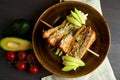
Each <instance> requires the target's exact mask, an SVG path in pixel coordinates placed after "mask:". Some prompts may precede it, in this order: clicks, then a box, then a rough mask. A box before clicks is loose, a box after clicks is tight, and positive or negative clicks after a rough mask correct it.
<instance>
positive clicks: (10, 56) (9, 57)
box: [6, 51, 16, 61]
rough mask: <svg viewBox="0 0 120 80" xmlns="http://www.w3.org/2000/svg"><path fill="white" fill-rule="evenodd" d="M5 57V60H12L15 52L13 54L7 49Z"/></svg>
mask: <svg viewBox="0 0 120 80" xmlns="http://www.w3.org/2000/svg"><path fill="white" fill-rule="evenodd" d="M6 57H7V60H9V61H14V60H15V58H16V54H15V53H14V52H12V51H9V52H8V53H7V55H6Z"/></svg>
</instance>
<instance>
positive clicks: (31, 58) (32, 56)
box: [27, 53, 35, 62]
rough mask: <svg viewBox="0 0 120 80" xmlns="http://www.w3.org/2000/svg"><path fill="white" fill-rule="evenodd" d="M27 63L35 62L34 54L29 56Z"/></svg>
mask: <svg viewBox="0 0 120 80" xmlns="http://www.w3.org/2000/svg"><path fill="white" fill-rule="evenodd" d="M27 61H28V62H34V61H35V55H34V53H30V54H28V55H27Z"/></svg>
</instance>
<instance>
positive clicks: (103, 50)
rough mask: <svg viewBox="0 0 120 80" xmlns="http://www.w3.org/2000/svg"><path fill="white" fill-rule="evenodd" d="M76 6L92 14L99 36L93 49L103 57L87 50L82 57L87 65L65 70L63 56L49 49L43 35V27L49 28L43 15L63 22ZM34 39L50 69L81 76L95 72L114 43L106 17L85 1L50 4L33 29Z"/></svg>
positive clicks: (90, 20)
mask: <svg viewBox="0 0 120 80" xmlns="http://www.w3.org/2000/svg"><path fill="white" fill-rule="evenodd" d="M74 8H77V9H79V10H81V11H82V12H84V13H87V14H88V19H87V25H90V26H91V27H92V29H93V30H94V31H95V32H96V36H97V37H96V41H95V42H94V44H93V45H92V46H91V48H90V49H91V50H93V51H94V52H96V53H98V54H99V55H100V57H96V56H94V55H93V54H91V53H89V52H87V53H86V55H85V56H84V57H83V58H82V60H83V61H84V62H85V63H86V66H84V67H80V68H78V69H77V70H76V71H70V72H63V71H61V68H62V67H63V65H62V60H61V58H60V57H58V56H56V55H54V51H51V50H50V49H49V47H48V45H49V44H48V43H47V41H46V40H45V39H43V38H42V30H43V29H44V30H47V29H49V28H48V27H47V26H46V25H44V24H43V23H41V22H40V20H41V19H42V20H44V21H46V22H47V23H49V24H50V25H52V26H53V27H55V26H57V25H59V24H61V23H62V21H63V20H64V19H65V18H66V15H69V14H70V10H74ZM32 42H33V49H34V51H35V55H36V57H37V59H38V61H39V62H40V63H41V64H42V65H43V67H45V68H46V69H47V70H48V71H50V72H51V73H53V74H56V75H58V76H62V77H80V76H83V75H86V74H88V73H90V72H92V71H93V70H95V69H96V68H97V67H98V66H99V65H100V64H101V63H102V62H103V60H104V59H105V57H106V55H107V53H108V50H109V47H110V32H109V28H108V25H107V23H106V21H105V19H104V17H103V16H102V15H100V13H98V12H97V11H96V10H95V9H94V8H92V7H90V6H89V5H87V4H84V3H81V2H75V1H70V2H61V3H58V4H55V5H53V6H52V7H50V8H48V9H47V10H46V11H45V12H43V14H42V15H41V16H40V17H39V19H38V20H37V22H36V24H35V27H34V30H33V35H32Z"/></svg>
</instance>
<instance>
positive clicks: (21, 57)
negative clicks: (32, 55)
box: [18, 51, 27, 61]
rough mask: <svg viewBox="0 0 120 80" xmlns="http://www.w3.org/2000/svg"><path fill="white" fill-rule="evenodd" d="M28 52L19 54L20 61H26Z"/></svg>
mask: <svg viewBox="0 0 120 80" xmlns="http://www.w3.org/2000/svg"><path fill="white" fill-rule="evenodd" d="M26 56H27V55H26V52H25V51H19V52H18V60H20V61H23V60H25V59H26Z"/></svg>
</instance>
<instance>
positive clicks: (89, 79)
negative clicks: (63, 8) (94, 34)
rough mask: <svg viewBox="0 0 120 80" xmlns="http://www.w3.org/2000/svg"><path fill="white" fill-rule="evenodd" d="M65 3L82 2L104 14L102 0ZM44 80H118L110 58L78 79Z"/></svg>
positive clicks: (58, 79) (56, 79) (54, 78)
mask: <svg viewBox="0 0 120 80" xmlns="http://www.w3.org/2000/svg"><path fill="white" fill-rule="evenodd" d="M64 1H80V2H84V3H87V4H89V5H91V6H92V7H94V8H95V9H96V10H98V11H99V12H100V13H101V14H102V10H101V5H100V0H64ZM42 80H116V78H115V75H114V73H113V70H112V67H111V65H110V62H109V59H108V57H106V59H105V60H104V62H103V63H102V64H101V65H100V66H99V67H98V68H97V69H96V70H95V71H93V72H92V73H90V74H88V75H85V76H82V77H78V78H63V77H59V76H56V75H50V76H46V77H43V78H42Z"/></svg>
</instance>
